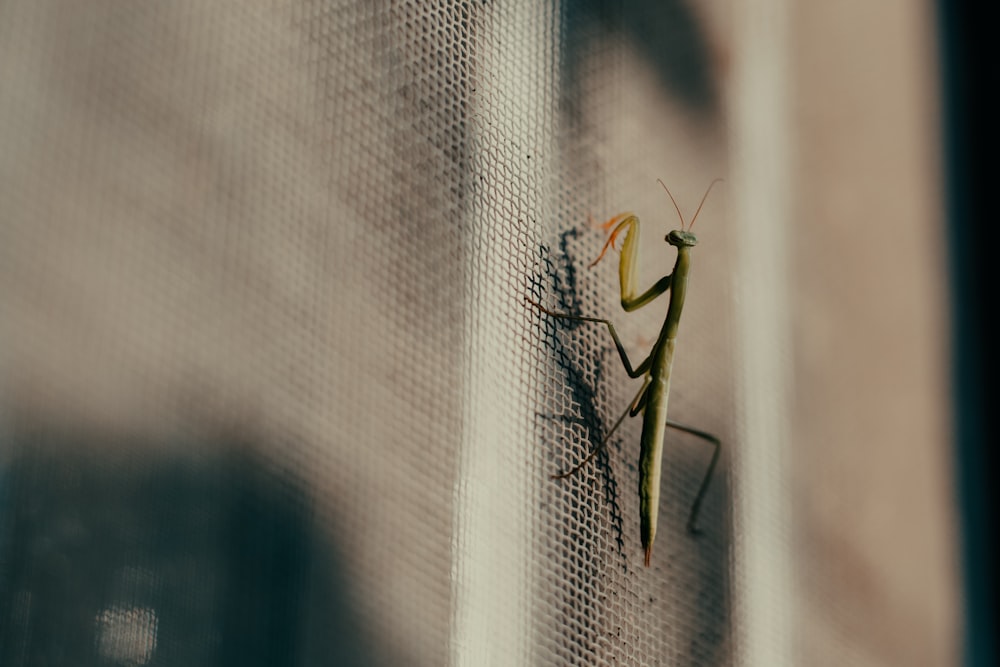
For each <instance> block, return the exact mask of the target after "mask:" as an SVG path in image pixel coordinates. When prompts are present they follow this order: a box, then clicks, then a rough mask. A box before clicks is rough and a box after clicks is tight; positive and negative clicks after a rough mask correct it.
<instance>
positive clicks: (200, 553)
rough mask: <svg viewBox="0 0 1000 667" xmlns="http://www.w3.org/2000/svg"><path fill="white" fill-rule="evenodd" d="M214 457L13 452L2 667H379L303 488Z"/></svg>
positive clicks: (0, 567) (2, 559) (87, 445)
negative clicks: (356, 666)
mask: <svg viewBox="0 0 1000 667" xmlns="http://www.w3.org/2000/svg"><path fill="white" fill-rule="evenodd" d="M137 444H144V443H137ZM213 444H215V443H203V446H201V447H198V448H194V447H189V446H187V447H183V449H182V448H180V447H178V448H177V451H184V452H190V451H222V452H224V453H223V454H218V455H212V456H207V457H193V456H190V455H180V454H178V455H172V454H167V453H165V451H166V449H165V448H163V447H159V448H157V449H156V450H155V451H156V452H158V453H156V454H150V453H149V451H150V448H148V447H139V446H136V447H130V446H126V445H128V443H115V445H116V446H114V447H107V446H105V445H107V443H101V446H100V447H95V446H94V443H92V442H82V443H81V442H72V441H70V440H67V439H62V438H39V437H30V438H19V440H18V441H17V442H14V443H5V447H4V449H6V450H7V451H8V452H9V453H10V456H9V458H8V460H7V465H6V466H5V467H4V469H3V470H2V471H0V664H2V665H4V666H5V667H16V666H21V665H74V666H79V665H178V666H180V665H184V666H190V665H241V666H244V667H245V666H249V665H272V666H273V665H313V664H331V665H342V664H350V665H353V664H369V663H370V662H371V660H370V659H369V656H368V654H367V651H366V648H365V646H364V645H363V640H362V633H361V632H360V631H359V630H360V628H359V627H358V624H357V623H356V622H355V619H354V615H353V614H352V612H351V609H352V606H351V603H350V599H349V596H348V594H347V589H346V586H345V585H344V583H343V582H342V581H336V580H335V579H334V577H335V576H337V575H338V574H339V572H340V568H339V559H338V558H337V556H336V554H333V553H331V551H330V550H329V549H328V548H326V547H325V546H324V545H323V540H322V539H320V538H319V536H318V533H317V531H316V529H315V528H314V525H313V521H312V510H311V505H310V502H309V500H308V498H307V496H306V494H305V493H304V492H303V485H302V484H301V483H300V482H299V481H297V480H294V479H291V478H290V477H289V476H288V475H287V474H286V473H281V472H278V471H275V470H274V469H273V466H272V467H271V468H268V467H267V466H266V465H265V464H264V463H262V462H261V461H259V460H258V459H257V458H255V457H254V456H252V455H249V454H247V453H246V452H248V451H249V448H246V447H231V446H226V447H222V448H220V447H212V446H211V445H213Z"/></svg>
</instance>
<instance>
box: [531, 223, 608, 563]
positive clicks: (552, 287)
mask: <svg viewBox="0 0 1000 667" xmlns="http://www.w3.org/2000/svg"><path fill="white" fill-rule="evenodd" d="M580 234H581V230H579V229H576V228H574V229H569V230H566V231H564V232H562V233H561V234H560V235H559V242H558V251H557V252H556V253H552V252H551V251H550V249H549V248H548V247H547V246H546V245H544V244H543V245H540V246H539V251H540V261H541V263H542V267H541V268H542V270H541V271H540V272H539V273H537V274H536V275H535V277H534V278H533V280H532V285H531V293H532V298H534V299H537V300H539V301H540V300H541V299H542V292H543V291H547V292H548V295H547V296H546V297H545V298H546V300H548V301H550V302H554V303H555V304H556V309H557V310H559V311H560V312H564V313H568V314H572V315H582V314H584V313H583V312H582V311H581V307H580V299H579V295H578V280H577V269H576V266H577V262H576V261H574V257H573V253H572V252H571V250H570V247H571V245H572V244H573V242H574V241H576V239H577V238H579V236H580ZM541 276H548V277H550V284H549V285H548V289H547V290H543V285H542V280H543V279H542V278H541ZM584 324H585V323H583V322H577V321H572V320H563V321H561V323H560V324H558V325H556V324H554V323H553V326H552V328H551V329H547V332H549V333H548V337H549V340H550V345H551V349H552V351H553V352H554V357H555V361H556V366H557V367H558V368H559V369H560V371H562V373H563V374H564V375H565V378H566V379H565V383H566V384H565V386H566V387H567V388H568V389H569V392H570V396H571V398H572V403H573V405H574V406H575V408H576V414H562V415H554V414H546V413H536V415H537V416H538V417H541V418H544V419H555V420H558V421H560V422H562V423H565V424H576V425H578V426H580V427H582V428H583V430H584V432H585V433H586V437H585V439H586V441H587V442H588V443H590V444H589V446H588V447H587V450H588V451H592V450H593V449H594V448H595V447H597V446H598V444H599V443H600V442H601V441H602V440H603V439H604V437H605V434H606V433H607V432H608V424H607V423H606V421H605V420H604V418H603V417H601V412H600V410H599V409H598V395H597V393H598V392H597V388H598V387H600V386H602V384H603V381H604V377H605V372H606V368H607V364H606V361H605V358H606V356H607V353H608V352H611V351H612V350H611V349H610V348H602V350H601V352H600V353H599V354H594V355H589V360H588V362H587V365H586V366H584V365H583V363H581V359H582V358H585V357H583V356H582V355H581V354H580V352H579V350H578V349H574V348H572V347H569V346H567V345H566V344H565V343H564V342H563V341H562V339H563V338H564V336H561V335H560V334H559V333H558V332H559V330H560V329H567V330H570V331H572V330H575V329H576V328H577V327H580V326H581V325H584ZM546 327H548V325H546ZM612 444H613V447H614V450H615V451H618V449H619V443H618V440H617V439H615V440H614V441H613V443H609V445H612ZM610 449H611V447H604V448H602V449H601V451H599V452H598V453H597V455H596V456H595V458H594V463H595V464H596V466H597V469H598V470H600V471H601V482H602V483H601V486H602V490H603V492H604V499H605V502H606V503H607V506H608V507H609V508H610V519H611V527H612V530H613V532H614V536H615V544H616V547H617V552H618V555H619V557H620V559H621V563H622V569H623V572H626V573H627V572H628V559H627V558H626V555H625V539H624V520H623V515H622V510H621V506H620V505H619V500H618V497H619V496H618V482H617V480H616V478H615V474H614V470H613V469H612V467H611V460H610V459H611V455H610V453H609V450H610Z"/></svg>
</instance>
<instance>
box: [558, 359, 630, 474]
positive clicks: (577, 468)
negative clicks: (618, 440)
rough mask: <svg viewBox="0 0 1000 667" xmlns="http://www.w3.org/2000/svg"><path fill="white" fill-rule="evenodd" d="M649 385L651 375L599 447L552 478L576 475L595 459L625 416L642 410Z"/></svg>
mask: <svg viewBox="0 0 1000 667" xmlns="http://www.w3.org/2000/svg"><path fill="white" fill-rule="evenodd" d="M648 386H649V376H646V379H645V381H644V382H643V383H642V388H641V389H639V393H638V394H636V395H635V398H633V399H632V400H631V401H629V404H628V407H627V408H626V409H625V412H623V413H622V415H621V417H619V418H618V421H616V422H615V425H614V426H612V427H611V430H610V431H608V434H607V435H606V436H604V439H603V440H601V444H599V445H598V446H597V447H594V451H592V452H590V454H588V455H587V458H585V459H584V460H583V461H581V462H580V463H579V464H578V465H577V466H575V467H574V468H572V469H571V470H569V471H568V472H564V473H559V474H558V475H551V478H552V479H566V478H567V477H571V476H572V475H575V474H576V473H578V472H580V470H582V469H583V467H584V466H585V465H587V464H588V463H590V462H591V461H593V460H594V457H595V456H597V454H598V452H600V451H601V450H602V449H604V446H605V445H606V444H608V440H610V439H611V436H612V435H614V433H615V430H616V429H617V428H618V427H619V426H620V425H621V423H622V422H623V421H625V417H626V416H628V417H635V416H636V415H637V414H639V412H640V411H641V410H642V405H645V403H646V401H645V396H646V388H647V387H648Z"/></svg>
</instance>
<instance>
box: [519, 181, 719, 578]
mask: <svg viewBox="0 0 1000 667" xmlns="http://www.w3.org/2000/svg"><path fill="white" fill-rule="evenodd" d="M720 180H721V179H716V180H714V181H712V183H711V184H709V186H708V188H707V189H706V190H705V194H704V195H703V196H702V198H701V203H700V204H698V209H697V210H696V211H695V214H694V216H693V217H692V218H691V222H690V224H688V225H687V229H686V230H685V229H684V225H685V223H684V216H683V215H682V214H681V209H680V207H679V206H678V205H677V201H676V200H675V199H674V196H673V195H672V194H671V193H670V190H669V189H668V188H667V186H666V185H665V184H664V183H663V181H662V180H659V179H657V181H658V182H659V184H660V185H661V186H663V189H664V190H666V191H667V196H669V197H670V201H671V202H673V204H674V208H675V209H676V210H677V217H679V218H680V221H681V228H680V229H679V230H678V229H675V230H673V231H671V232H670V233H669V234H667V236H666V238H665V240H666V242H667V243H669V244H670V245H672V246H674V247H675V248H677V259H676V260H675V262H674V270H673V271H672V272H671V273H670V274H669V275H667V276H664V277H663V278H660V279H659V280H657V281H656V282H655V283H654V284H653V286H652V287H650V288H649V289H647V290H646V291H645V292H642V293H641V294H637V291H638V290H637V280H636V268H637V265H638V258H639V245H638V240H639V218H638V217H637V216H635V215H634V214H632V213H623V214H621V215H616V216H615V217H613V218H611V219H610V220H608V221H607V222H606V223H604V224H603V225H601V227H602V229H604V230H606V231H607V230H611V232H610V234H609V236H608V239H607V241H606V242H605V243H604V247H603V248H601V252H600V254H599V255H598V256H597V259H595V260H594V261H593V262H592V263H591V264H590V267H593V266H595V265H596V264H597V263H598V262H600V261H601V259H603V257H604V255H605V254H606V253H607V251H608V248H610V247H614V242H615V239H616V238H617V237H618V235H619V234H621V233H622V232H624V233H625V241H624V242H623V243H622V247H621V258H620V260H619V264H618V278H619V284H620V288H621V304H622V308H624V309H625V311H626V312H632V311H633V310H637V309H638V308H641V307H643V306H645V305H646V304H648V303H650V302H651V301H653V300H654V299H656V297H658V296H660V295H661V294H663V293H664V292H667V291H668V290H669V291H670V303H669V305H668V306H667V315H666V318H665V319H664V321H663V326H662V327H661V328H660V334H659V336H658V337H657V339H656V342H655V343H654V344H653V349H652V351H651V352H650V353H649V356H648V357H646V359H645V361H643V362H642V363H640V364H639V365H638V366H634V367H633V365H632V362H631V361H630V360H629V358H628V354H627V353H626V352H625V347H624V346H623V345H622V342H621V339H620V338H619V337H618V332H616V331H615V326H614V324H612V323H611V321H610V320H606V319H601V318H597V317H582V316H579V315H570V314H567V313H557V312H554V311H551V310H549V309H548V308H545V307H544V306H542V305H541V304H540V303H536V302H534V301H532V300H531V299H529V298H527V297H525V301H527V302H528V303H530V304H531V305H533V306H535V307H536V308H538V309H539V310H540V311H542V312H543V313H546V314H547V315H550V316H552V317H556V318H560V319H566V320H576V321H581V322H595V323H598V324H604V325H606V326H607V327H608V331H609V332H611V338H612V339H613V340H614V342H615V347H616V348H617V349H618V356H619V357H621V360H622V364H623V365H624V366H625V372H626V373H628V376H629V377H630V378H633V379H635V378H638V377H642V378H643V382H642V387H640V389H639V392H638V393H637V394H636V395H635V398H633V399H632V400H631V401H630V402H629V405H628V407H627V408H626V409H625V412H623V413H622V415H621V416H620V417H619V418H618V420H617V421H616V422H615V423H614V425H613V426H612V427H611V430H610V431H608V434H607V435H605V436H604V439H603V440H602V441H601V443H600V444H599V445H598V446H597V447H595V448H594V449H593V451H591V452H590V454H588V455H587V457H586V458H585V459H584V460H583V461H582V462H581V463H580V464H579V465H577V466H575V467H574V468H572V469H571V470H569V471H567V472H564V473H560V474H557V475H552V479H565V478H567V477H570V476H572V475H574V474H576V473H577V472H579V471H580V470H581V469H582V468H583V467H584V466H586V465H587V464H588V463H590V462H591V461H592V460H593V459H594V457H595V456H597V454H598V452H600V451H601V449H603V448H604V446H605V445H606V444H607V443H608V440H610V439H611V436H612V435H613V434H614V432H615V430H616V429H617V428H618V426H619V425H620V424H621V423H622V422H623V421H624V420H625V417H626V416H628V417H635V416H636V415H638V414H639V413H642V437H641V440H640V442H641V449H640V453H639V524H640V537H641V540H642V548H643V552H644V558H643V563H644V565H645V566H646V567H649V562H650V557H651V555H652V552H653V540H654V539H655V538H656V523H657V517H658V515H659V500H660V475H661V469H662V464H663V437H664V434H665V433H666V428H667V427H670V428H673V429H676V430H678V431H682V432H684V433H689V434H691V435H694V436H697V437H698V438H701V439H702V440H704V441H706V442H708V443H710V444H712V446H713V447H714V452H713V454H712V460H711V462H710V463H709V464H708V470H707V471H706V472H705V477H704V478H703V479H702V482H701V486H700V487H699V489H698V494H697V495H696V496H695V499H694V503H693V504H692V506H691V513H690V514H689V516H688V522H687V529H688V531H689V532H691V533H697V532H698V531H697V529H696V528H695V523H696V521H697V518H698V512H699V510H700V509H701V502H702V500H703V499H704V497H705V492H706V491H707V490H708V485H709V482H710V481H711V479H712V473H713V472H714V471H715V466H716V463H718V461H719V453H720V450H721V445H722V443H721V441H720V440H719V439H718V438H717V437H715V436H714V435H712V434H710V433H707V432H705V431H701V430H699V429H696V428H693V427H691V426H687V425H685V424H681V423H679V422H675V421H673V420H671V419H668V418H667V402H668V398H669V397H670V371H671V369H672V367H673V362H674V347H675V343H676V340H677V330H678V327H679V325H680V321H681V311H682V310H683V308H684V298H685V296H686V295H687V284H688V274H689V272H690V270H691V248H693V247H694V246H695V245H697V244H698V237H696V236H695V235H694V234H693V233H692V232H691V228H692V227H693V226H694V222H695V220H696V219H697V218H698V214H699V213H701V208H702V206H704V204H705V200H706V199H707V198H708V193H709V192H711V191H712V187H713V186H714V185H715V184H716V183H718V182H719V181H720ZM612 228H613V229H612Z"/></svg>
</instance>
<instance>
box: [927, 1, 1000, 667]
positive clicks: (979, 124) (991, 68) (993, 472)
mask: <svg viewBox="0 0 1000 667" xmlns="http://www.w3.org/2000/svg"><path fill="white" fill-rule="evenodd" d="M989 7H990V5H988V4H981V3H972V2H950V1H948V0H939V2H938V3H937V9H938V18H939V24H940V36H941V45H942V48H941V52H942V65H943V67H942V70H943V75H944V78H943V92H944V96H943V100H944V105H943V106H944V108H943V111H944V123H945V125H944V130H945V132H944V136H945V156H946V170H947V172H946V183H947V186H946V187H947V189H946V198H947V199H946V201H947V210H948V219H949V225H948V229H949V238H950V241H951V245H950V248H949V250H950V257H951V263H950V264H951V285H952V294H951V296H952V299H951V301H952V318H953V325H954V328H953V331H954V336H953V341H954V342H953V346H954V347H953V359H954V370H953V374H952V378H953V382H954V397H955V436H956V442H957V450H956V451H957V465H956V468H957V475H958V485H957V486H958V490H959V496H960V497H959V502H960V507H961V513H962V540H963V544H962V547H963V567H962V572H963V576H964V579H965V581H964V593H965V664H966V665H969V666H970V667H971V666H978V665H990V666H992V665H996V664H998V662H1000V650H998V648H1000V647H998V643H997V638H998V636H1000V635H998V634H997V632H996V628H997V621H998V620H1000V614H998V609H997V607H998V601H1000V579H998V576H997V564H998V562H1000V560H998V559H1000V549H998V548H997V537H998V535H1000V522H998V513H997V506H998V502H1000V495H998V493H997V488H998V486H1000V485H998V479H1000V478H998V474H1000V465H998V455H1000V452H998V448H997V445H998V443H1000V422H998V420H997V419H996V417H995V416H994V415H995V413H996V406H997V403H996V400H997V391H996V387H997V378H998V377H1000V375H998V374H1000V346H998V341H1000V326H998V319H997V316H996V310H997V304H998V303H1000V301H998V298H997V293H998V292H997V272H996V265H997V260H996V257H995V255H996V252H997V248H998V247H1000V232H998V227H997V214H996V196H995V192H996V184H995V180H996V166H995V165H996V156H997V149H998V145H997V144H998V142H997V118H1000V105H998V104H997V102H996V95H995V93H996V88H997V85H998V84H1000V69H998V68H997V65H996V54H995V53H994V52H993V51H992V46H991V45H992V43H993V42H994V41H995V39H994V37H993V35H992V33H993V32H995V28H994V25H995V24H994V23H993V21H991V20H989V16H990V14H991V10H990V9H989Z"/></svg>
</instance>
